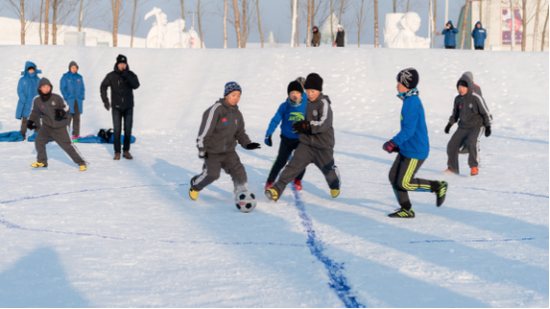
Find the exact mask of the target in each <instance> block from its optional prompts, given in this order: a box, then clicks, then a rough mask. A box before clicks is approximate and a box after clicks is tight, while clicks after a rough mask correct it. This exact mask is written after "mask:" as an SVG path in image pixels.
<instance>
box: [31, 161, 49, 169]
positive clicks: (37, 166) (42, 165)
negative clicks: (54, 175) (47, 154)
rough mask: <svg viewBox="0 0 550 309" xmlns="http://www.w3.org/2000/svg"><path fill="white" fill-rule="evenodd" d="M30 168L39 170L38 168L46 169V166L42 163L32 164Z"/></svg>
mask: <svg viewBox="0 0 550 309" xmlns="http://www.w3.org/2000/svg"><path fill="white" fill-rule="evenodd" d="M31 166H32V167H34V168H39V167H48V165H47V164H44V163H42V162H38V161H37V162H34V163H31Z"/></svg>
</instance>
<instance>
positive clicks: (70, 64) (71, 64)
mask: <svg viewBox="0 0 550 309" xmlns="http://www.w3.org/2000/svg"><path fill="white" fill-rule="evenodd" d="M73 65H74V66H75V67H76V68H77V69H79V67H78V64H76V61H74V60H73V61H71V63H69V71H70V70H71V67H72V66H73Z"/></svg>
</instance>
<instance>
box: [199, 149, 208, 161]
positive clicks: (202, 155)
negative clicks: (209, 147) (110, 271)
mask: <svg viewBox="0 0 550 309" xmlns="http://www.w3.org/2000/svg"><path fill="white" fill-rule="evenodd" d="M206 158H208V154H207V153H206V150H204V149H199V159H206Z"/></svg>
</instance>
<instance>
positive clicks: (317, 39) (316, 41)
mask: <svg viewBox="0 0 550 309" xmlns="http://www.w3.org/2000/svg"><path fill="white" fill-rule="evenodd" d="M315 29H317V32H315V31H313V37H312V38H311V45H312V46H313V47H317V46H319V45H321V32H319V28H317V27H313V30H315Z"/></svg>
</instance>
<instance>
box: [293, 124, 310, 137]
mask: <svg viewBox="0 0 550 309" xmlns="http://www.w3.org/2000/svg"><path fill="white" fill-rule="evenodd" d="M305 132H311V125H310V124H309V122H307V121H296V122H295V123H293V124H292V133H295V134H302V133H305Z"/></svg>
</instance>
